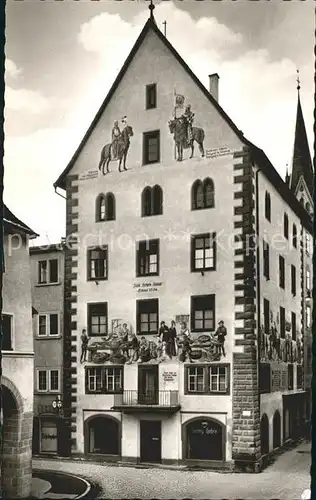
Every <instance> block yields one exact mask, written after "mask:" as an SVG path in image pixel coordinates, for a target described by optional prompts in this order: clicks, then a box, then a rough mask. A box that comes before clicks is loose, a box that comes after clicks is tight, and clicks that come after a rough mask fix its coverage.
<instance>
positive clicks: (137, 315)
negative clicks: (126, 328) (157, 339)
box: [136, 297, 159, 336]
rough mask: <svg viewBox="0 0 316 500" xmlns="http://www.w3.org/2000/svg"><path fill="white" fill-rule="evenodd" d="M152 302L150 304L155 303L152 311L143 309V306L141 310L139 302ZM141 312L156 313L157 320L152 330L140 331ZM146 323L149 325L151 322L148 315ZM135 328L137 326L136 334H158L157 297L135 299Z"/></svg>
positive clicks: (144, 303)
mask: <svg viewBox="0 0 316 500" xmlns="http://www.w3.org/2000/svg"><path fill="white" fill-rule="evenodd" d="M150 302H151V303H152V304H155V305H156V310H155V311H153V310H151V311H150V312H147V311H145V310H144V309H145V307H144V308H143V310H142V311H141V309H142V308H141V307H140V306H141V304H143V305H144V306H145V305H146V304H149V303H150ZM141 314H147V315H149V314H156V315H157V322H156V330H152V331H146V332H144V331H141V328H140V327H141V324H142V322H141ZM146 323H148V326H149V325H150V323H152V322H151V321H149V317H148V321H147V322H146ZM136 328H137V335H138V336H146V335H158V331H159V299H158V298H156V297H154V298H151V299H138V300H136Z"/></svg>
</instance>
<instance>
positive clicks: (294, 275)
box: [291, 264, 296, 297]
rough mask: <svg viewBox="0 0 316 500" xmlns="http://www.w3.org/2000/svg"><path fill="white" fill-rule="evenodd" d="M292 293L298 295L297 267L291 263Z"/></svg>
mask: <svg viewBox="0 0 316 500" xmlns="http://www.w3.org/2000/svg"><path fill="white" fill-rule="evenodd" d="M291 293H292V295H293V297H295V296H296V267H295V266H293V264H291Z"/></svg>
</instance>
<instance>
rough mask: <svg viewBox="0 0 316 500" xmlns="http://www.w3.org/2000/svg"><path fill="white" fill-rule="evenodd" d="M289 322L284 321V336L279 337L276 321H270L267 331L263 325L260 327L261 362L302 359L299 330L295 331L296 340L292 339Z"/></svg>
mask: <svg viewBox="0 0 316 500" xmlns="http://www.w3.org/2000/svg"><path fill="white" fill-rule="evenodd" d="M291 328H292V327H291V323H289V322H286V325H285V338H281V336H280V331H279V328H278V326H277V321H275V320H274V319H273V315H272V314H271V321H270V327H269V331H266V330H265V327H264V326H261V329H260V336H261V337H260V341H261V342H260V360H261V361H262V362H269V361H283V362H284V363H298V364H301V363H302V361H303V343H302V339H301V335H300V333H299V331H296V340H292V334H291Z"/></svg>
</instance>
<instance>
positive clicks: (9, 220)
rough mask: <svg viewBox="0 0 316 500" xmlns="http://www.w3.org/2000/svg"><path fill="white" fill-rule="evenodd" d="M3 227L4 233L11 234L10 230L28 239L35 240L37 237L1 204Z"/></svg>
mask: <svg viewBox="0 0 316 500" xmlns="http://www.w3.org/2000/svg"><path fill="white" fill-rule="evenodd" d="M3 225H4V232H5V233H6V232H10V233H11V232H12V230H14V231H16V232H18V233H25V234H28V235H29V236H30V238H31V239H32V238H36V237H37V236H39V235H38V234H37V233H35V231H33V229H31V228H30V227H28V226H27V225H26V224H24V222H22V221H21V220H20V219H18V218H17V217H16V216H15V215H14V214H13V213H12V212H11V210H9V209H8V207H7V206H6V205H4V204H3Z"/></svg>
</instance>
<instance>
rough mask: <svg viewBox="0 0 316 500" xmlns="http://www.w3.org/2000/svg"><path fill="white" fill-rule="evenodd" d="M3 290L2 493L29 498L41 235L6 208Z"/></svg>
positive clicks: (4, 213)
mask: <svg viewBox="0 0 316 500" xmlns="http://www.w3.org/2000/svg"><path fill="white" fill-rule="evenodd" d="M3 224H4V244H3V250H4V261H3V265H4V274H3V291H2V301H3V303H2V304H3V305H2V322H1V323H2V377H1V384H2V408H3V448H2V466H1V473H2V474H3V478H2V479H1V481H2V489H3V494H4V496H7V497H8V498H27V497H28V496H29V494H30V491H31V481H32V423H33V367H34V349H33V331H32V297H31V272H30V261H29V239H33V238H35V237H36V236H38V235H37V234H35V232H34V231H33V230H32V229H30V228H29V227H28V226H27V225H26V224H24V223H23V222H22V221H21V220H19V219H18V218H17V217H16V216H15V215H14V214H13V213H12V212H11V211H10V210H9V209H8V208H7V207H6V206H5V205H4V206H3Z"/></svg>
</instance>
